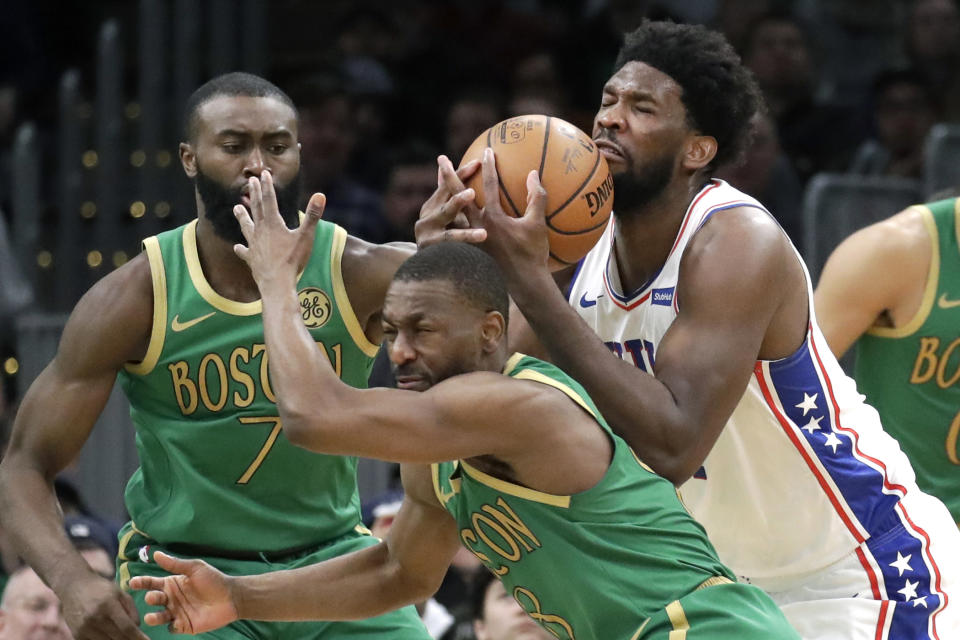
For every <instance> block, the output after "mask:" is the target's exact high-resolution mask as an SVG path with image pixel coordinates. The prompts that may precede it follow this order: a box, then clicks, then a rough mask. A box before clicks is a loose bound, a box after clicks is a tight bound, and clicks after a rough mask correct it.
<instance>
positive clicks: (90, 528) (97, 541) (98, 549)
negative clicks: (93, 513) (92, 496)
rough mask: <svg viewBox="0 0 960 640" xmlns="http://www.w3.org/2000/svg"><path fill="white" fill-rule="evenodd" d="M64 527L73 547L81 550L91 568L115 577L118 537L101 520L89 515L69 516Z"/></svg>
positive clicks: (109, 576) (101, 573)
mask: <svg viewBox="0 0 960 640" xmlns="http://www.w3.org/2000/svg"><path fill="white" fill-rule="evenodd" d="M63 528H64V529H66V531H67V537H68V538H70V542H72V543H73V547H74V548H75V549H76V550H77V551H79V552H80V555H81V556H83V559H84V560H86V561H87V564H89V565H90V568H91V569H93V570H94V571H96V572H97V573H99V574H100V575H102V576H103V577H104V578H110V579H113V575H114V558H115V557H116V555H117V538H116V536H115V535H112V534H111V533H110V531H109V530H107V528H106V527H104V526H103V524H102V523H101V522H99V521H98V520H95V519H93V518H89V517H87V516H67V517H65V518H64V519H63Z"/></svg>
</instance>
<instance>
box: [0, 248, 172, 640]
mask: <svg viewBox="0 0 960 640" xmlns="http://www.w3.org/2000/svg"><path fill="white" fill-rule="evenodd" d="M150 282H151V281H150V275H149V267H148V264H147V261H146V257H145V256H143V255H141V256H139V257H138V258H136V259H135V260H132V261H131V262H130V263H129V264H128V265H126V266H125V267H123V268H122V269H119V270H117V271H116V272H114V273H112V274H110V275H108V276H107V277H105V278H104V279H103V280H101V281H100V282H99V283H97V284H96V285H95V286H94V287H93V288H92V289H91V290H90V291H89V292H88V293H87V294H86V295H84V297H83V298H82V299H81V300H80V302H79V303H78V304H77V307H76V308H75V309H74V311H73V313H72V314H71V316H70V319H69V321H68V322H67V325H66V328H65V329H64V332H63V337H62V339H61V341H60V346H59V349H58V351H57V355H56V357H55V358H54V359H53V361H52V362H51V363H50V364H49V365H48V366H47V367H46V368H45V369H44V370H43V372H42V373H41V374H40V376H39V377H38V378H37V379H36V381H34V383H33V384H32V385H31V386H30V389H29V390H28V391H27V394H26V396H25V397H24V400H23V404H22V405H21V408H20V411H19V413H18V414H17V417H16V420H15V421H14V428H13V434H12V436H11V440H10V446H9V448H8V450H7V453H6V455H5V457H4V459H3V462H2V464H0V513H3V514H4V526H5V528H6V530H7V532H8V533H9V534H10V536H11V538H12V540H13V542H14V545H15V547H16V548H17V550H18V552H19V553H20V554H21V555H22V556H23V557H24V559H25V560H26V561H27V563H28V564H29V565H30V566H32V567H33V568H34V569H35V570H36V571H37V573H38V574H39V575H40V576H41V577H42V578H43V580H44V581H45V582H46V583H47V584H49V585H50V587H51V588H52V589H53V590H54V591H56V593H57V595H58V596H59V597H60V599H61V600H62V601H63V603H64V615H65V617H66V620H67V623H68V625H69V626H70V628H71V630H72V631H73V632H74V634H75V635H76V636H77V637H79V638H86V637H96V635H97V633H98V631H97V629H99V630H110V631H111V632H112V633H114V634H116V637H142V636H141V635H140V632H139V631H136V630H135V629H134V628H133V626H132V625H133V623H135V622H136V621H137V614H136V611H135V610H134V609H133V603H132V601H130V599H129V596H126V595H124V594H122V593H121V592H119V590H118V589H117V588H116V586H115V585H113V584H112V583H111V582H109V581H107V580H104V579H103V578H101V577H99V576H97V575H96V574H95V573H94V572H93V571H91V570H90V568H89V566H88V565H87V563H86V561H85V560H84V559H83V558H82V557H81V556H80V554H79V553H77V552H76V551H75V550H74V548H73V545H72V544H71V543H70V541H69V540H68V539H67V537H66V534H65V533H64V531H63V518H62V515H61V513H60V510H59V506H58V504H57V501H56V497H55V495H54V492H53V479H54V477H55V476H56V474H57V473H58V472H59V471H60V470H62V469H63V468H64V467H65V466H67V465H68V464H69V463H70V462H71V461H72V460H73V459H74V458H75V457H76V456H77V454H78V453H79V452H80V449H81V448H82V447H83V444H84V442H86V440H87V437H88V436H89V435H90V431H91V430H92V429H93V425H94V423H95V422H96V420H97V418H98V416H99V415H100V412H101V411H102V410H103V407H104V405H105V404H106V402H107V399H108V397H109V395H110V391H111V389H112V388H113V383H114V379H115V378H116V374H117V371H118V370H119V369H120V367H122V366H123V364H124V363H125V362H127V361H129V360H136V359H138V358H140V357H141V356H142V355H143V353H144V352H145V350H146V345H147V340H148V336H149V332H150V327H151V314H152V309H153V303H152V289H151V283H150ZM83 585H86V586H83ZM85 590H86V591H85ZM80 596H84V597H83V599H82V600H81V599H80ZM98 598H100V599H101V600H98ZM107 599H111V600H112V604H110V605H108V604H107V601H106V600H107ZM121 606H123V607H124V609H120V607H121ZM97 607H105V610H104V611H103V612H102V613H103V615H102V616H100V617H99V618H98V616H97V614H96V613H95V612H94V611H93V610H92V609H96V608H97ZM131 618H132V620H131ZM98 625H99V626H98ZM91 627H93V628H91Z"/></svg>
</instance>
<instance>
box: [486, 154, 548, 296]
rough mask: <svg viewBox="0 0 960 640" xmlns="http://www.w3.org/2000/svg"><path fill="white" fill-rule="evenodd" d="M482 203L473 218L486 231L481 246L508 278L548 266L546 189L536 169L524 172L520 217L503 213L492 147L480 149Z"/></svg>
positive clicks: (520, 276)
mask: <svg viewBox="0 0 960 640" xmlns="http://www.w3.org/2000/svg"><path fill="white" fill-rule="evenodd" d="M482 165H483V199H484V207H483V210H482V211H481V212H480V215H479V217H478V218H477V219H476V220H471V223H473V224H478V225H479V226H480V227H481V228H483V229H485V230H486V232H487V241H486V242H485V243H484V244H483V248H484V249H485V250H486V251H487V252H488V253H489V254H490V255H492V256H493V257H494V258H495V259H496V261H497V262H498V263H499V265H500V268H501V269H503V272H504V275H505V276H506V278H507V280H508V281H510V280H514V281H515V280H517V279H523V278H524V277H525V276H526V275H527V274H529V273H530V272H531V271H532V270H534V269H544V270H548V269H549V267H548V266H547V265H548V261H549V257H550V243H549V236H548V235H547V224H546V220H545V213H544V212H545V210H546V206H547V192H546V190H545V189H544V188H543V186H542V185H541V184H540V177H539V176H538V175H537V172H536V171H531V172H530V173H528V174H527V206H526V210H525V211H524V213H523V216H522V217H520V218H515V217H514V216H512V215H510V214H508V213H506V212H505V211H504V210H503V207H502V206H501V205H500V180H499V177H498V176H497V165H496V160H495V158H494V154H493V149H490V148H489V147H488V148H486V149H484V150H483V160H482Z"/></svg>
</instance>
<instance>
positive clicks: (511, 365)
mask: <svg viewBox="0 0 960 640" xmlns="http://www.w3.org/2000/svg"><path fill="white" fill-rule="evenodd" d="M526 357H527V356H526V354H524V353H520V352H519V351H517V352H516V353H514V354H513V355H512V356H510V358H509V359H508V360H507V362H506V363H505V364H504V365H503V375H505V376H508V375H510V372H512V371H513V370H514V369H516V368H517V363H518V362H520V361H521V360H523V359H524V358H526Z"/></svg>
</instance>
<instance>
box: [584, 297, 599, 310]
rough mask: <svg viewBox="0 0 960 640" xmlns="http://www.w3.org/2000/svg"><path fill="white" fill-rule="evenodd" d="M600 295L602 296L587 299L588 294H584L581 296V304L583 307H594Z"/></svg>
mask: <svg viewBox="0 0 960 640" xmlns="http://www.w3.org/2000/svg"><path fill="white" fill-rule="evenodd" d="M599 297H600V296H597V297H596V298H594V299H593V300H587V294H583V296H582V297H581V298H580V306H581V307H583V308H584V309H586V308H587V307H592V306H593V305H595V304H597V299H598V298H599Z"/></svg>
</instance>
